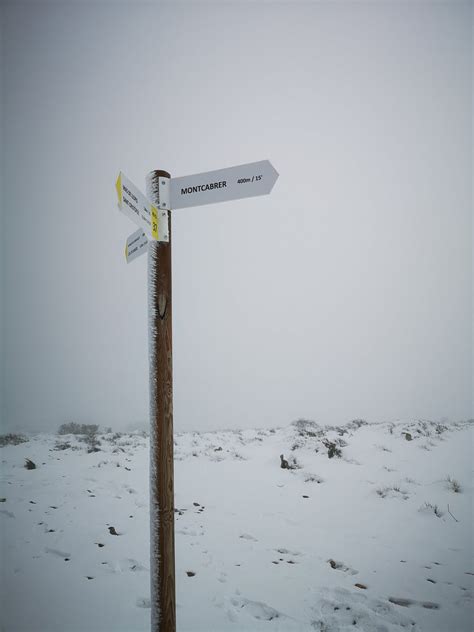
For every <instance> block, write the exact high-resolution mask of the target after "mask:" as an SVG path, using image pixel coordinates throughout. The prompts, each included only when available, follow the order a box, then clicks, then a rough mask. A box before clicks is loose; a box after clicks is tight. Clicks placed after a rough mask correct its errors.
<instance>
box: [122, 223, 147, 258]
mask: <svg viewBox="0 0 474 632" xmlns="http://www.w3.org/2000/svg"><path fill="white" fill-rule="evenodd" d="M147 250H148V239H147V237H146V235H145V233H144V232H143V229H141V228H139V229H138V230H136V231H135V232H134V233H133V234H132V235H130V237H129V238H128V239H127V243H126V244H125V258H126V260H127V263H130V261H133V260H134V259H136V258H137V257H139V256H140V255H142V254H143V253H144V252H146V251H147Z"/></svg>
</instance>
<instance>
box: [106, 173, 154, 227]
mask: <svg viewBox="0 0 474 632" xmlns="http://www.w3.org/2000/svg"><path fill="white" fill-rule="evenodd" d="M115 188H116V189H117V195H118V200H119V208H120V210H121V211H122V213H124V214H125V215H126V216H127V217H129V218H130V219H131V220H132V222H135V224H137V225H138V226H140V228H142V229H143V230H144V231H145V233H146V234H147V235H149V236H150V237H151V238H152V239H158V238H159V236H158V209H157V208H156V206H154V205H153V204H152V203H151V202H150V201H149V200H148V199H147V198H146V197H145V196H144V195H143V193H142V192H141V191H139V190H138V189H137V187H136V186H135V185H134V184H133V182H130V180H129V179H128V178H127V177H125V175H124V174H123V173H122V172H120V173H119V177H118V178H117V182H116V183H115Z"/></svg>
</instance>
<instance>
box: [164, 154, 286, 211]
mask: <svg viewBox="0 0 474 632" xmlns="http://www.w3.org/2000/svg"><path fill="white" fill-rule="evenodd" d="M277 178H278V173H277V171H276V170H275V169H274V168H273V166H272V164H271V163H270V161H269V160H261V161H260V162H251V163H249V164H246V165H237V166H235V167H229V168H227V169H218V170H217V171H207V172H206V173H196V174H194V175H192V176H184V177H182V178H171V208H172V209H176V208H186V207H188V206H201V205H203V204H213V203H214V202H226V201H228V200H238V199H240V198H246V197H253V196H255V195H266V194H267V193H270V191H271V190H272V188H273V185H274V184H275V182H276V180H277Z"/></svg>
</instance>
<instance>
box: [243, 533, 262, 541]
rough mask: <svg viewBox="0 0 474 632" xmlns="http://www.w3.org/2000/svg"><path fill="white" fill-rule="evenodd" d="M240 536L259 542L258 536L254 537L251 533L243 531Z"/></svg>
mask: <svg viewBox="0 0 474 632" xmlns="http://www.w3.org/2000/svg"><path fill="white" fill-rule="evenodd" d="M239 538H240V539H242V540H250V541H251V542H258V540H257V538H254V536H253V535H250V533H242V534H241V535H239Z"/></svg>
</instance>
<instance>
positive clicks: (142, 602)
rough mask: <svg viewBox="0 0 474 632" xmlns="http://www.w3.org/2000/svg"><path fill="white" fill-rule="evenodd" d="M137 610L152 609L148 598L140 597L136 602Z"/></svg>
mask: <svg viewBox="0 0 474 632" xmlns="http://www.w3.org/2000/svg"><path fill="white" fill-rule="evenodd" d="M135 605H136V606H137V608H151V601H150V599H148V597H138V599H137V600H136V602H135Z"/></svg>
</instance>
